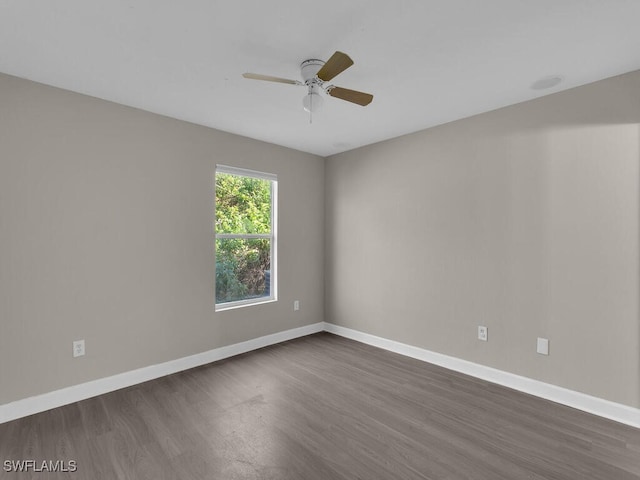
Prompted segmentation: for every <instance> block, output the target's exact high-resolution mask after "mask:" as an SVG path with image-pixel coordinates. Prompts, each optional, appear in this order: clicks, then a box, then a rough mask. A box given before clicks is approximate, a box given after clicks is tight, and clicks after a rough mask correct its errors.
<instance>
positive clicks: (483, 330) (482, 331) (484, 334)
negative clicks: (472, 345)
mask: <svg viewBox="0 0 640 480" xmlns="http://www.w3.org/2000/svg"><path fill="white" fill-rule="evenodd" d="M478 340H482V341H483V342H486V341H488V340H489V328H488V327H485V326H483V325H479V326H478Z"/></svg>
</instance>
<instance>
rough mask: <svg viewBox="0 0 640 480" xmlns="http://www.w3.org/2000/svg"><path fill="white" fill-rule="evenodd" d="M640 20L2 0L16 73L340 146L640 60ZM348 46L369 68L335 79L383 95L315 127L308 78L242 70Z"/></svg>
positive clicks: (477, 6)
mask: <svg viewBox="0 0 640 480" xmlns="http://www.w3.org/2000/svg"><path fill="white" fill-rule="evenodd" d="M638 19H640V1H639V0H394V1H390V0H369V1H366V0H323V1H321V2H312V1H308V0H271V1H257V0H247V1H242V0H235V1H232V0H182V1H179V2H177V1H169V0H56V1H43V0H0V72H4V73H8V74H11V75H16V76H18V77H23V78H27V79H30V80H35V81H37V82H42V83H45V84H49V85H54V86H57V87H61V88H65V89H68V90H73V91H76V92H81V93H85V94H88V95H93V96H95V97H99V98H103V99H107V100H111V101H114V102H118V103H121V104H125V105H130V106H134V107H138V108H141V109H144V110H148V111H151V112H155V113H159V114H163V115H167V116H170V117H174V118H179V119H183V120H188V121H190V122H194V123H198V124H202V125H206V126H209V127H213V128H217V129H220V130H224V131H228V132H233V133H237V134H240V135H245V136H248V137H252V138H257V139H260V140H265V141H267V142H271V143H276V144H279V145H284V146H287V147H291V148H295V149H298V150H302V151H306V152H312V153H315V154H318V155H322V156H328V155H331V154H334V153H338V152H342V151H345V150H350V149H352V148H356V147H359V146H362V145H367V144H370V143H374V142H378V141H381V140H385V139H388V138H392V137H395V136H398V135H402V134H405V133H409V132H414V131H417V130H421V129H424V128H427V127H431V126H434V125H438V124H442V123H445V122H448V121H451V120H455V119H459V118H463V117H468V116H470V115H474V114H477V113H481V112H485V111H488V110H493V109H495V108H498V107H501V106H505V105H510V104H513V103H518V102H522V101H525V100H528V99H531V98H535V97H537V96H540V95H544V94H549V93H553V92H556V91H559V90H562V89H566V88H571V87H574V86H577V85H582V84H585V83H589V82H593V81H596V80H600V79H602V78H606V77H610V76H613V75H617V74H620V73H625V72H628V71H632V70H637V69H640V28H639V27H638ZM335 50H341V51H343V52H346V53H347V54H349V55H350V56H351V58H352V59H353V60H354V61H355V65H354V66H352V67H351V68H350V69H348V70H347V71H345V72H344V73H342V74H341V75H339V76H338V77H336V78H335V79H334V80H333V81H332V82H331V83H334V84H336V85H339V86H343V87H346V88H351V89H355V90H362V91H365V92H369V93H373V94H374V95H375V98H374V100H373V103H372V104H371V105H369V106H368V107H360V106H357V105H353V104H350V103H347V102H343V101H341V100H338V99H335V98H329V97H327V98H325V102H324V108H323V110H322V112H321V113H319V114H317V115H314V119H313V124H311V125H310V124H309V117H308V114H307V113H305V112H304V111H303V110H302V97H303V96H304V94H305V89H304V88H303V87H299V86H293V85H285V84H277V83H268V82H260V81H255V80H247V79H243V78H242V76H241V74H242V73H243V72H247V71H248V72H256V73H263V74H269V75H275V76H280V77H286V78H293V79H299V65H300V62H302V61H303V60H305V59H307V58H320V59H324V60H326V59H328V58H329V57H330V56H331V54H333V52H334V51H335ZM550 75H560V76H562V77H563V78H564V81H563V82H562V83H561V84H560V85H558V86H556V87H553V88H551V89H548V90H542V91H541V90H533V89H531V88H530V87H531V85H532V84H533V83H534V82H535V81H537V80H539V79H540V78H542V77H547V76H550ZM639 94H640V92H639ZM1 108H2V107H1V106H0V112H1Z"/></svg>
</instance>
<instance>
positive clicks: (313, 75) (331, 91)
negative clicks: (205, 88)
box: [242, 52, 373, 114]
mask: <svg viewBox="0 0 640 480" xmlns="http://www.w3.org/2000/svg"><path fill="white" fill-rule="evenodd" d="M351 65H353V60H351V58H349V55H347V54H346V53H342V52H336V53H334V54H333V55H332V56H331V58H330V59H329V60H327V62H326V63H325V62H323V61H322V60H317V59H315V58H314V59H310V60H305V61H304V62H302V63H301V64H300V72H301V76H302V80H303V81H300V80H290V79H288V78H280V77H272V76H270V75H260V74H258V73H243V74H242V76H243V77H244V78H250V79H252V80H265V81H267V82H277V83H289V84H291V85H302V86H306V87H307V89H308V93H307V95H305V97H304V98H303V99H302V105H303V107H304V109H305V111H307V112H309V113H310V114H311V113H313V112H316V111H318V109H319V108H320V107H321V106H322V96H321V95H320V91H321V90H323V91H324V92H325V93H327V94H328V95H330V96H332V97H335V98H339V99H341V100H346V101H347V102H351V103H355V104H357V105H361V106H363V107H364V106H366V105H369V104H370V103H371V101H372V100H373V95H371V94H369V93H363V92H358V91H356V90H349V89H348V88H342V87H336V86H335V85H329V84H327V82H329V81H330V80H331V79H333V78H334V77H335V76H337V75H339V74H340V73H342V72H344V71H345V70H346V69H347V68H349V67H350V66H351Z"/></svg>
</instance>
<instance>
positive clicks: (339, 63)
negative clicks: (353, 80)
mask: <svg viewBox="0 0 640 480" xmlns="http://www.w3.org/2000/svg"><path fill="white" fill-rule="evenodd" d="M351 65H353V60H351V58H349V55H347V54H346V53H342V52H336V53H334V54H333V55H331V58H330V59H329V60H327V63H325V64H324V65H323V66H322V68H321V69H320V70H318V73H317V76H318V78H319V79H320V80H324V81H325V82H328V81H329V80H331V79H332V78H333V77H335V76H336V75H338V74H340V73H342V72H344V71H345V70H346V69H347V68H349V67H350V66H351Z"/></svg>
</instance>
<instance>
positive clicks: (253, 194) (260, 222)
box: [216, 173, 271, 234]
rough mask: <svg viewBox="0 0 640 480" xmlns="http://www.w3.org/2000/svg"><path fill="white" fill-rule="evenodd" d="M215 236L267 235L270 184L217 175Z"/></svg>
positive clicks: (250, 178) (241, 177)
mask: <svg viewBox="0 0 640 480" xmlns="http://www.w3.org/2000/svg"><path fill="white" fill-rule="evenodd" d="M216 233H236V234H243V233H271V182H270V181H269V180H263V179H261V178H253V177H244V176H239V175H231V174H229V173H217V174H216Z"/></svg>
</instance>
